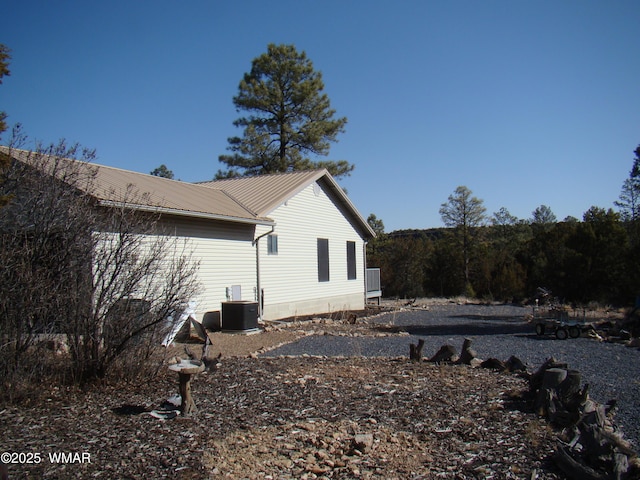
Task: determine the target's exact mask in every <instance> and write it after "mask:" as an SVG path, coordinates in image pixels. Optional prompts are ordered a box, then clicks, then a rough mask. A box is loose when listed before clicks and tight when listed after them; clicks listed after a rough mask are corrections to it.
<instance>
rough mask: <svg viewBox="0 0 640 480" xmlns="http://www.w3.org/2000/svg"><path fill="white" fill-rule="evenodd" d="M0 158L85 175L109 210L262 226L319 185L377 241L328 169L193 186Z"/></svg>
mask: <svg viewBox="0 0 640 480" xmlns="http://www.w3.org/2000/svg"><path fill="white" fill-rule="evenodd" d="M0 152H3V153H5V154H7V155H10V156H11V157H13V158H14V159H16V160H18V161H21V162H23V163H27V164H30V165H33V166H36V167H38V168H41V169H44V170H46V169H47V168H48V169H50V170H51V168H52V165H53V164H57V165H58V166H59V167H63V168H60V169H59V171H60V172H63V171H66V172H69V171H75V172H83V173H85V175H80V176H79V177H78V178H84V179H86V180H85V181H84V182H75V183H74V187H76V188H79V189H81V190H83V191H85V192H86V193H88V194H90V195H92V196H93V197H95V198H96V199H98V200H99V201H100V202H101V203H102V204H103V205H107V206H113V205H125V206H127V207H130V208H135V209H138V210H146V211H159V212H162V213H168V214H172V215H182V216H189V217H200V218H209V219H218V220H225V221H235V222H243V223H253V224H259V225H274V224H275V222H274V221H273V220H272V219H270V218H268V215H269V214H270V213H271V212H272V211H273V210H274V209H275V208H277V207H278V206H280V205H281V204H283V203H284V202H285V201H287V200H288V199H290V198H291V197H293V196H294V195H296V194H297V193H299V192H300V191H302V190H303V189H304V188H306V187H307V186H308V185H310V184H312V183H314V182H317V183H318V184H319V185H321V186H322V187H323V188H324V189H325V191H327V193H328V194H329V195H331V196H332V198H333V200H334V202H337V205H338V207H339V208H340V209H341V210H342V211H343V213H344V214H345V215H347V216H348V217H349V218H350V220H351V222H352V223H353V225H354V228H356V229H357V230H358V231H359V232H360V234H361V235H362V236H363V238H372V237H375V233H374V232H373V230H372V229H371V227H370V226H369V224H368V223H367V222H366V220H365V219H364V218H363V217H362V216H361V215H360V213H359V212H358V210H357V209H356V208H355V206H354V205H353V204H352V203H351V201H350V200H349V198H348V197H347V196H346V194H345V193H344V191H343V190H342V188H341V187H340V186H339V185H338V183H337V182H336V181H335V180H334V178H333V177H332V176H331V175H330V174H329V172H328V171H327V170H325V169H321V170H310V171H301V172H291V173H279V174H273V175H259V176H255V177H240V178H232V179H225V180H214V181H210V182H202V183H187V182H181V181H177V180H170V179H167V178H162V177H156V176H154V175H147V174H143V173H137V172H132V171H129V170H123V169H119V168H114V167H107V166H104V165H98V164H94V163H87V162H83V161H77V160H71V159H63V158H51V157H47V156H46V155H42V154H37V153H34V152H29V151H26V150H17V149H9V148H8V147H3V146H0ZM54 160H55V161H54ZM56 162H57V163H56ZM65 169H66V170H65ZM48 173H50V174H51V173H53V172H52V171H50V172H48ZM53 174H56V173H53ZM56 175H57V174H56ZM57 176H58V178H60V175H57Z"/></svg>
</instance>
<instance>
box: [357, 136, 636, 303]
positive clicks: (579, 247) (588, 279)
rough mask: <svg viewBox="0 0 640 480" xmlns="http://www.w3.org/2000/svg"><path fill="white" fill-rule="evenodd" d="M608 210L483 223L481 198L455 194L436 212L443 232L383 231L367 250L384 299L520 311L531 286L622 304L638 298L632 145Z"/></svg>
mask: <svg viewBox="0 0 640 480" xmlns="http://www.w3.org/2000/svg"><path fill="white" fill-rule="evenodd" d="M634 153H635V159H634V162H633V167H632V169H631V172H630V174H629V178H627V179H626V180H625V181H624V183H623V186H622V191H621V194H620V199H619V201H616V202H615V206H616V207H617V210H614V209H611V208H610V209H604V208H599V207H595V206H593V207H591V208H589V209H588V210H587V211H586V212H585V213H584V215H583V217H582V219H581V220H579V219H576V218H572V217H568V218H566V219H564V220H562V221H557V219H556V217H555V215H554V214H553V212H552V211H551V209H550V208H549V207H548V206H546V205H541V206H540V207H538V208H537V209H536V210H534V212H532V217H531V218H530V219H527V220H523V219H518V218H516V217H515V216H513V215H511V214H510V213H509V211H508V210H507V209H506V208H501V209H500V210H499V211H498V212H495V213H493V214H492V215H490V216H488V215H487V214H486V209H485V208H484V206H483V202H482V200H481V199H478V198H476V197H474V196H473V195H472V192H471V190H469V189H468V188H467V187H465V186H460V187H458V188H457V189H456V190H455V192H454V193H453V194H452V195H450V196H449V198H448V200H447V202H445V203H443V204H442V205H441V207H440V215H441V218H442V220H443V223H444V225H445V227H444V228H432V229H427V230H399V231H394V232H391V233H385V232H384V223H383V222H382V220H381V219H378V218H377V217H376V216H375V215H373V214H372V215H370V216H369V218H368V221H369V224H370V225H371V227H372V228H373V229H374V230H375V231H376V233H378V237H377V238H376V239H375V240H373V241H371V242H370V243H369V244H368V250H367V263H368V265H370V266H378V267H380V269H381V282H382V285H383V293H384V295H385V296H389V297H394V296H395V297H401V298H413V297H420V296H442V297H453V296H459V295H465V296H469V297H476V298H482V299H486V300H495V301H515V302H520V301H524V300H527V299H530V298H532V297H533V296H535V294H536V292H537V290H538V288H539V287H544V288H546V289H549V290H551V291H552V292H553V294H554V296H556V297H558V298H559V299H560V300H561V301H565V302H567V303H575V304H582V305H584V304H587V303H589V302H598V303H601V304H605V305H629V304H633V303H634V301H635V298H636V297H637V296H639V295H640V208H638V207H639V204H638V201H639V199H640V146H638V148H637V149H636V150H635V152H634Z"/></svg>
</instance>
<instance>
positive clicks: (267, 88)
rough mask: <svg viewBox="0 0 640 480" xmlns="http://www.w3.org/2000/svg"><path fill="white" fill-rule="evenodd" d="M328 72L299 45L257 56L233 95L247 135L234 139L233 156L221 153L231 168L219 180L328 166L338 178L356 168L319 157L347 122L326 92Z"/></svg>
mask: <svg viewBox="0 0 640 480" xmlns="http://www.w3.org/2000/svg"><path fill="white" fill-rule="evenodd" d="M323 90H324V83H323V81H322V74H321V73H320V72H318V71H315V70H314V68H313V64H312V62H311V60H309V59H308V58H307V55H306V53H305V52H298V51H297V50H296V48H295V46H293V45H275V44H270V45H269V46H268V47H267V52H266V53H264V54H262V55H260V56H259V57H257V58H255V59H254V60H253V62H252V64H251V71H250V72H249V73H245V75H244V78H243V79H242V81H241V82H240V85H239V87H238V94H237V95H236V96H235V97H233V103H234V105H235V106H236V110H237V111H239V112H240V111H243V112H247V115H246V116H242V117H240V118H238V119H237V120H235V121H234V122H233V124H234V125H235V126H236V127H240V128H242V129H244V133H243V136H242V137H231V138H229V139H228V142H229V146H228V147H227V149H228V150H229V151H231V152H232V154H231V155H221V156H220V157H219V161H220V162H221V163H223V164H225V165H226V166H227V170H226V171H222V170H219V171H218V173H217V174H216V178H228V177H235V176H254V175H262V174H268V173H277V172H291V171H296V170H309V169H312V168H326V169H327V170H328V171H329V172H330V173H331V174H332V175H333V176H334V177H341V176H344V175H348V174H349V173H350V172H351V171H352V170H353V168H354V166H353V165H351V164H349V163H348V162H347V161H345V160H340V161H313V160H311V159H310V158H309V156H326V155H328V154H329V148H330V144H331V142H335V141H337V136H338V134H339V133H342V132H343V131H344V126H345V124H346V123H347V119H346V118H345V117H342V118H334V115H335V110H333V109H331V105H330V102H329V97H328V96H327V95H326V94H325V93H323Z"/></svg>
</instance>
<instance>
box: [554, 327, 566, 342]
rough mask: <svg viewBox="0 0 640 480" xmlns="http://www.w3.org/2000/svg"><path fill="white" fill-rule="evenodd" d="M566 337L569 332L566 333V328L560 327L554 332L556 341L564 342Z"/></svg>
mask: <svg viewBox="0 0 640 480" xmlns="http://www.w3.org/2000/svg"><path fill="white" fill-rule="evenodd" d="M568 336H569V332H567V329H566V328H564V327H560V328H559V329H557V330H556V338H557V339H558V340H566V339H567V337H568Z"/></svg>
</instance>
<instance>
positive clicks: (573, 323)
mask: <svg viewBox="0 0 640 480" xmlns="http://www.w3.org/2000/svg"><path fill="white" fill-rule="evenodd" d="M533 323H534V324H535V326H536V335H548V334H550V335H555V337H556V338H557V339H558V340H566V339H567V338H578V337H579V336H580V335H581V334H582V332H583V331H586V330H591V329H593V325H592V324H591V323H589V322H585V320H584V318H582V319H581V318H578V317H569V312H568V311H567V310H566V309H564V308H562V307H555V306H554V307H538V306H536V307H534V308H533Z"/></svg>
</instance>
